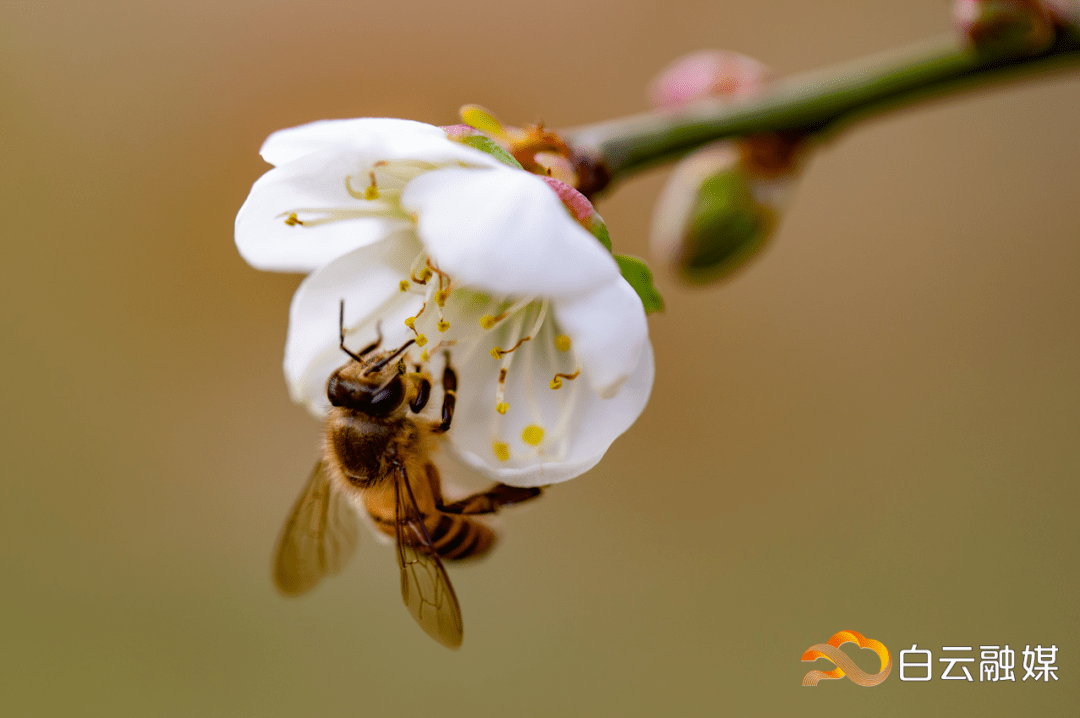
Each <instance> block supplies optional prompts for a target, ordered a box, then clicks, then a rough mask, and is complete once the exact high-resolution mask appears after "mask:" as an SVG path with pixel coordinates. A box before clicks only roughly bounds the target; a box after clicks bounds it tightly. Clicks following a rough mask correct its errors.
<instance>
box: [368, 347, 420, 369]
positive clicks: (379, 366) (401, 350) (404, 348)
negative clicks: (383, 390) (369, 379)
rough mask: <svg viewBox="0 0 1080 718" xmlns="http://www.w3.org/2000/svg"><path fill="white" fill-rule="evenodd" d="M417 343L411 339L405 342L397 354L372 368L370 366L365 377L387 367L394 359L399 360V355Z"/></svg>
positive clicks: (382, 360) (381, 360)
mask: <svg viewBox="0 0 1080 718" xmlns="http://www.w3.org/2000/svg"><path fill="white" fill-rule="evenodd" d="M415 341H416V340H415V339H410V340H409V341H407V342H405V343H404V344H402V345H401V346H400V347H398V350H397V351H396V352H394V353H393V354H391V355H390V356H388V357H386V358H384V359H380V360H379V361H378V362H377V363H375V364H372V365H371V366H369V367H368V369H367V371H365V372H364V376H367V375H368V374H370V373H372V372H375V371H379V370H380V369H382V368H383V367H384V366H386V365H387V364H389V363H390V362H392V361H394V359H395V358H397V355H398V354H400V353H401V352H403V351H405V350H406V349H408V348H409V347H410V346H412V345H413V343H414V342H415Z"/></svg>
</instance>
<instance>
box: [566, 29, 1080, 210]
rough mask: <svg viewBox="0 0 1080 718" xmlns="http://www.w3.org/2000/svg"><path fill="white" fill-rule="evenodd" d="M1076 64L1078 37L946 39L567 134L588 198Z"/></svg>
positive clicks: (1079, 51) (1079, 58) (1079, 47)
mask: <svg viewBox="0 0 1080 718" xmlns="http://www.w3.org/2000/svg"><path fill="white" fill-rule="evenodd" d="M1077 63H1080V34H1078V33H1065V32H1061V33H1059V36H1058V39H1057V40H1056V41H1055V42H1054V44H1052V45H1051V46H1050V47H1048V48H1047V49H1046V50H1045V51H1043V52H1040V53H1038V54H1033V55H1026V56H1024V57H1001V56H987V55H984V54H980V53H978V52H975V51H974V50H970V49H965V48H963V47H961V46H960V44H959V42H958V41H957V40H956V39H955V38H953V37H951V36H949V37H946V38H939V39H936V40H931V41H927V42H922V43H919V44H916V45H914V46H911V47H907V48H904V49H902V50H899V51H895V52H891V53H888V54H886V55H879V56H875V57H870V58H866V59H863V60H860V61H857V62H854V63H849V64H844V65H840V66H837V67H832V68H828V69H825V70H820V71H817V72H812V73H807V74H805V75H799V76H796V77H792V78H789V79H786V80H782V81H779V82H777V83H774V84H773V85H771V86H770V88H769V89H768V90H766V91H765V92H763V93H762V94H760V95H757V96H755V97H753V98H751V99H748V100H743V101H738V102H734V101H730V100H709V101H701V102H699V103H697V104H694V105H692V106H690V107H687V108H684V109H680V110H678V111H671V110H668V111H655V112H650V113H647V114H641V115H634V116H631V117H624V118H621V119H617V120H610V121H606V122H600V123H597V124H594V125H588V126H585V127H579V128H576V129H573V130H570V131H568V132H567V133H565V135H564V136H565V137H566V139H567V142H568V144H569V145H570V146H571V148H573V150H574V152H575V154H576V155H577V157H578V158H579V160H580V164H581V166H582V167H584V168H586V169H587V170H588V172H587V173H586V174H587V176H588V177H589V179H587V180H586V182H585V185H586V186H584V187H583V188H582V191H584V192H585V193H586V194H589V195H591V194H594V193H595V192H598V191H599V190H601V189H603V188H604V187H605V186H607V185H608V184H609V183H610V182H613V181H615V180H617V179H621V178H623V177H626V176H628V175H631V174H633V173H634V172H637V171H639V170H641V169H644V168H646V167H649V166H651V165H655V164H657V163H661V162H667V161H671V160H674V159H678V158H679V157H681V156H682V155H685V154H686V153H688V152H690V151H692V150H694V149H697V148H698V147H701V146H702V145H705V144H707V143H709V142H712V141H714V140H718V139H722V138H725V137H733V136H740V135H748V134H755V133H759V132H769V131H795V132H833V131H835V130H838V129H840V128H842V127H844V126H847V125H848V124H850V123H851V122H853V121H854V120H856V119H862V118H864V117H867V116H870V115H872V114H877V113H880V112H882V111H885V110H889V109H893V108H896V107H901V106H907V105H910V104H913V103H915V102H919V101H923V100H926V99H929V98H932V97H940V96H942V95H946V94H952V93H955V92H958V91H961V90H966V89H968V88H971V87H976V86H979V85H983V84H986V83H989V82H995V81H1002V80H1006V79H1012V78H1016V77H1022V76H1027V75H1031V74H1032V73H1036V72H1046V71H1049V70H1053V69H1057V68H1060V67H1064V66H1069V65H1075V64H1077Z"/></svg>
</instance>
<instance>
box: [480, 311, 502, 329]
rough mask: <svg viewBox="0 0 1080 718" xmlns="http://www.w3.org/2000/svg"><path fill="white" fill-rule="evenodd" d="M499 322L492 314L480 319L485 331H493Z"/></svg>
mask: <svg viewBox="0 0 1080 718" xmlns="http://www.w3.org/2000/svg"><path fill="white" fill-rule="evenodd" d="M497 321H499V320H498V319H497V318H496V317H493V316H491V315H490V314H485V315H484V316H482V317H480V326H481V327H483V328H484V329H491V328H492V327H493V326H495V322H497Z"/></svg>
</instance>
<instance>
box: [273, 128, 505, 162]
mask: <svg viewBox="0 0 1080 718" xmlns="http://www.w3.org/2000/svg"><path fill="white" fill-rule="evenodd" d="M342 146H344V147H347V148H348V151H350V152H357V153H359V154H361V155H364V156H365V157H367V160H368V163H369V164H370V163H371V162H377V161H379V160H397V159H406V160H423V161H426V162H431V163H432V164H437V165H441V164H448V163H451V162H464V163H466V164H468V165H470V166H476V167H501V166H503V165H502V164H501V163H500V162H499V161H498V160H496V159H495V158H494V157H492V156H491V155H488V154H486V153H484V152H480V151H479V150H476V149H473V148H471V147H469V146H467V145H463V144H461V143H460V142H454V141H452V140H450V139H448V138H447V136H446V132H445V131H443V129H442V128H440V127H436V126H435V125H428V124H425V123H423V122H413V121H412V120H396V119H391V118H385V117H364V118H360V119H354V120H321V121H319V122H311V123H309V124H306V125H301V126H299V127H292V128H290V129H287V130H279V131H278V132H275V133H274V134H272V135H270V136H269V137H268V138H267V139H266V142H264V143H263V146H262V149H260V150H259V153H260V154H261V155H262V157H263V159H264V160H266V161H267V162H269V163H270V164H272V165H275V166H277V167H280V166H282V165H284V164H286V163H289V162H293V161H294V160H297V159H299V158H301V157H304V156H306V155H309V154H311V153H313V152H319V151H321V150H325V149H329V148H331V147H342Z"/></svg>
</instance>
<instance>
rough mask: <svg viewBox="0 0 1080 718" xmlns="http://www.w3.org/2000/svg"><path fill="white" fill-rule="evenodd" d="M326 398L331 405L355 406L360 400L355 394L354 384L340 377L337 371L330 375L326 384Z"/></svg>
mask: <svg viewBox="0 0 1080 718" xmlns="http://www.w3.org/2000/svg"><path fill="white" fill-rule="evenodd" d="M326 398H327V399H329V400H330V403H331V404H332V405H333V406H355V405H356V403H357V401H360V400H362V399H361V398H360V397H358V396H357V395H356V386H355V385H354V384H353V382H350V381H348V380H347V379H342V378H341V377H340V376H339V375H338V374H337V372H335V373H334V375H333V376H331V377H330V382H329V383H328V384H327V385H326Z"/></svg>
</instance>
